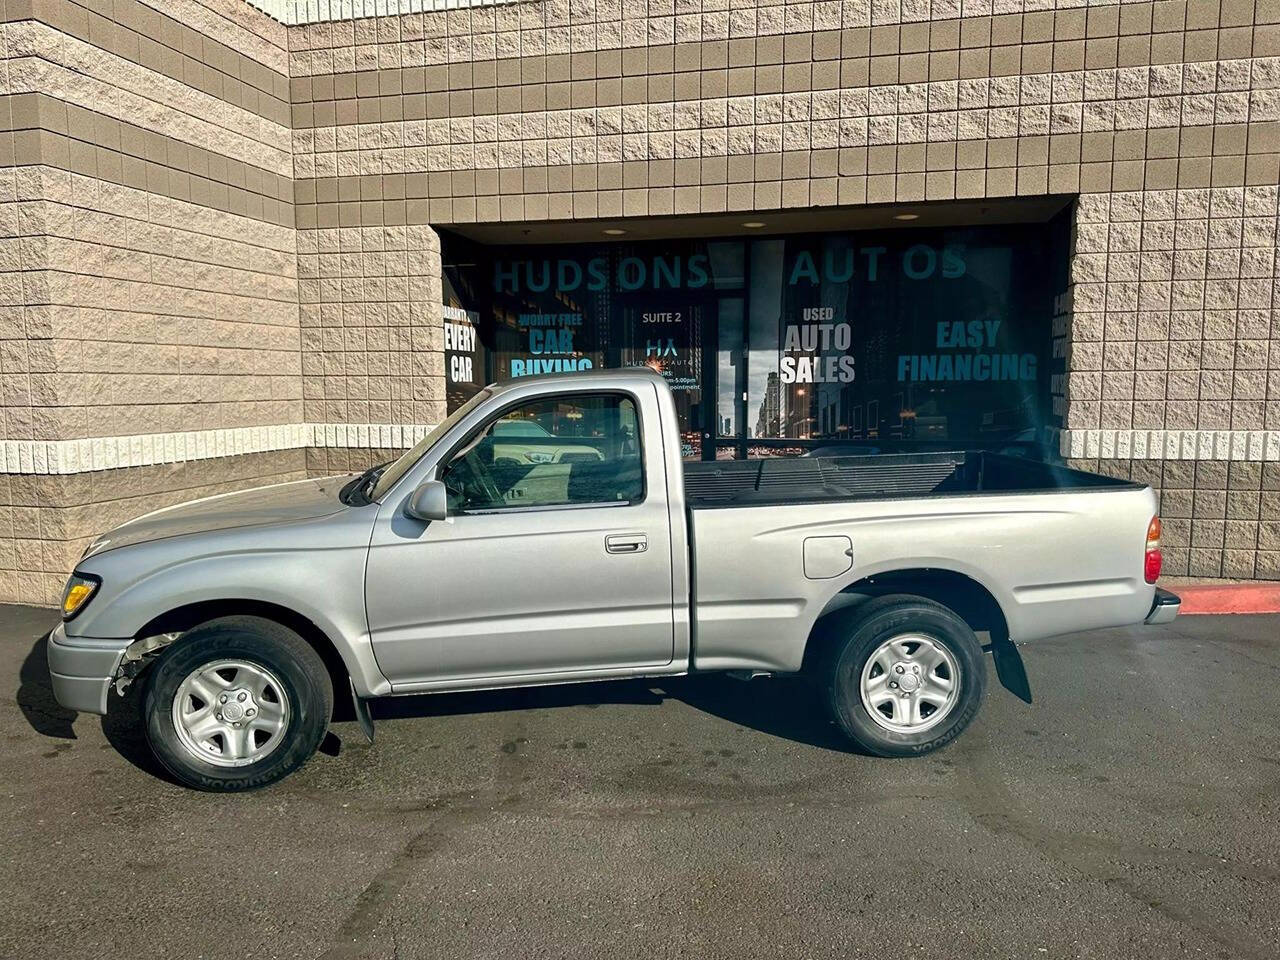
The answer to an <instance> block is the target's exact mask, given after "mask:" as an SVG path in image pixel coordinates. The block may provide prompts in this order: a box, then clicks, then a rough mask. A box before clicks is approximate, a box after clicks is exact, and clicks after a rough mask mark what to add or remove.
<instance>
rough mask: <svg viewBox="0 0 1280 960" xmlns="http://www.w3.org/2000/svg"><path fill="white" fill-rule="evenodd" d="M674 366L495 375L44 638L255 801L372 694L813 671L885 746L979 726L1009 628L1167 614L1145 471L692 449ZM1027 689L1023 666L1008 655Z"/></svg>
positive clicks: (164, 740) (982, 458) (990, 458)
mask: <svg viewBox="0 0 1280 960" xmlns="http://www.w3.org/2000/svg"><path fill="white" fill-rule="evenodd" d="M680 449H681V447H680V434H679V429H678V425H677V418H676V409H675V404H674V402H673V400H672V396H671V393H670V391H669V390H668V388H667V386H666V384H665V382H664V381H663V380H662V378H661V377H659V376H657V375H655V374H651V373H649V372H647V371H621V372H617V371H615V372H607V373H591V374H585V375H572V376H561V377H549V378H545V379H537V380H522V381H517V382H514V383H509V384H504V385H500V386H490V387H486V388H485V389H483V390H481V391H480V392H479V393H477V394H476V396H475V397H474V398H472V399H471V400H470V401H469V402H468V403H467V404H466V405H465V406H463V407H461V408H460V409H458V410H457V411H456V412H454V413H453V414H452V415H451V416H450V417H449V418H448V419H447V420H445V422H443V423H442V424H440V426H439V427H437V428H436V429H435V430H433V431H432V432H431V433H430V435H428V436H427V437H426V438H424V439H423V440H422V441H421V442H420V443H418V444H417V445H416V446H415V447H414V448H413V449H411V450H409V451H408V452H407V453H406V454H404V456H402V457H401V458H400V459H398V460H396V461H394V462H393V463H390V464H386V465H383V466H381V467H377V468H375V469H373V470H370V471H367V472H366V473H364V474H361V475H360V476H356V477H339V478H333V479H324V480H304V481H298V482H296V483H287V484H281V485H278V486H272V487H265V488H261V489H257V490H249V491H245V492H242V493H232V494H225V495H222V496H216V497H210V498H208V499H205V500H199V501H196V502H193V503H186V504H182V505H179V506H174V507H169V508H167V509H163V510H158V511H156V512H155V513H150V514H147V515H146V516H143V517H139V518H138V519H136V520H133V521H131V522H129V523H126V524H124V525H123V526H121V527H118V528H117V529H115V530H112V531H111V532H109V533H106V534H104V535H103V536H102V537H100V538H99V539H98V540H96V541H95V542H94V543H93V544H91V545H90V547H89V548H88V550H86V551H85V554H84V557H83V558H82V559H81V561H80V563H79V564H78V565H77V567H76V570H75V572H74V574H73V575H72V576H71V579H70V581H69V582H68V584H67V589H66V593H65V596H64V599H63V605H62V606H63V611H62V613H63V622H62V624H61V625H59V626H58V627H57V629H56V630H54V631H53V634H52V635H51V637H50V640H49V645H48V650H49V669H50V673H51V675H52V683H53V689H54V693H55V694H56V696H57V698H58V700H59V702H60V703H62V704H63V705H64V706H67V707H71V708H73V709H76V710H81V711H88V712H91V713H105V712H106V711H107V705H108V697H109V694H110V691H111V690H112V689H113V688H115V689H116V690H122V689H123V688H124V687H125V686H126V685H128V684H129V683H130V682H134V681H136V682H139V683H140V684H142V696H141V700H140V702H141V705H142V710H143V719H144V722H145V726H146V733H147V737H148V740H149V742H150V744H151V747H152V749H153V750H154V751H155V754H156V756H157V757H158V758H159V760H160V761H161V762H162V763H163V764H164V765H165V767H166V768H167V769H168V770H169V771H171V772H172V774H173V775H174V776H175V777H177V778H178V779H179V780H180V781H182V782H183V783H186V784H189V785H190V786H193V787H198V788H202V789H207V790H244V789H250V788H254V787H261V786H263V785H265V784H268V783H271V782H273V781H275V780H278V779H280V778H281V777H284V776H285V775H287V774H288V773H290V772H291V771H293V770H294V769H296V768H297V767H299V766H300V765H301V764H302V763H304V762H305V761H306V760H307V758H308V757H309V756H310V755H311V754H312V753H313V752H314V751H315V749H316V748H317V746H318V745H319V743H320V741H321V739H322V738H323V736H324V734H325V731H326V729H327V727H328V724H329V722H330V719H331V716H332V711H333V705H334V697H335V692H341V693H343V694H344V695H345V694H346V693H347V692H348V691H350V695H351V696H352V698H353V703H354V709H355V715H356V717H357V718H358V719H359V720H360V722H361V725H362V727H363V728H364V730H365V732H366V734H368V735H369V736H370V737H372V735H373V723H372V719H371V716H370V711H369V707H368V701H369V700H370V699H372V698H377V697H386V696H396V695H400V694H415V693H422V692H425V691H447V690H467V689H483V688H497V687H515V686H527V685H534V684H548V683H567V682H571V681H580V680H604V679H612V678H623V677H662V676H672V675H678V674H685V673H690V672H692V671H713V670H717V671H731V672H735V673H738V674H739V675H740V676H744V677H747V678H750V677H752V676H755V675H757V674H777V673H797V672H802V673H804V674H806V675H807V676H809V677H810V678H812V680H813V681H814V683H813V685H812V688H811V689H813V691H814V696H815V697H817V698H819V699H820V700H821V702H822V703H823V704H824V705H825V707H826V709H827V710H829V712H830V715H831V717H832V719H833V721H834V722H835V724H836V725H837V726H838V727H839V729H840V730H841V731H843V733H844V734H846V735H847V736H848V738H849V739H850V740H851V741H852V742H853V743H854V744H856V745H857V746H859V747H860V748H862V749H863V750H865V751H867V752H870V753H872V754H876V755H880V756H910V755H917V754H923V753H927V752H929V751H931V750H935V749H937V748H938V747H941V746H942V745H943V744H946V743H947V742H949V741H950V740H952V739H954V738H955V737H956V736H958V735H959V734H960V732H961V731H963V730H964V729H965V727H966V726H968V724H969V723H970V722H971V721H972V720H973V718H974V716H975V715H976V713H977V711H978V707H979V705H980V702H981V699H982V695H983V691H984V689H985V686H986V678H987V667H986V663H985V661H984V656H983V645H982V644H981V643H980V642H979V640H978V638H977V633H983V634H985V635H986V642H987V646H989V648H990V649H991V650H992V651H993V653H994V654H995V660H996V666H997V670H998V672H1000V674H1001V678H1002V679H1004V675H1005V670H1006V668H1007V669H1008V672H1009V674H1010V675H1011V676H1013V677H1015V678H1016V677H1017V676H1018V672H1019V671H1020V668H1021V662H1020V660H1018V658H1017V654H1016V652H1015V650H1014V646H1013V644H1014V642H1015V641H1016V642H1019V643H1020V642H1022V641H1027V640H1035V639H1037V638H1040V637H1047V636H1051V635H1054V634H1059V633H1064V632H1067V631H1076V630H1087V629H1091V628H1095V627H1110V626H1117V625H1122V624H1134V623H1140V622H1144V621H1145V622H1147V623H1163V622H1167V621H1168V620H1171V619H1172V618H1173V617H1174V616H1175V615H1176V614H1177V611H1178V598H1177V597H1175V596H1174V595H1173V594H1170V593H1167V592H1165V591H1163V590H1158V589H1157V588H1156V587H1155V585H1154V584H1155V581H1156V578H1157V576H1158V575H1159V568H1160V543H1159V535H1160V522H1159V520H1158V518H1156V515H1155V514H1156V498H1155V494H1154V493H1153V492H1152V491H1151V489H1150V488H1148V487H1145V486H1142V485H1140V484H1136V483H1129V482H1126V481H1122V480H1115V479H1111V478H1107V477H1102V476H1096V475H1093V474H1089V473H1082V472H1079V471H1074V470H1070V469H1066V468H1064V467H1061V466H1055V465H1051V464H1046V463H1038V462H1033V461H1029V460H1022V459H1016V458H1008V457H1002V456H998V455H992V454H987V453H975V452H956V453H930V454H903V455H876V456H850V457H830V458H795V459H777V460H738V461H715V462H703V463H682V462H681V459H680ZM1021 680H1022V683H1024V684H1025V673H1023V674H1022V675H1021Z"/></svg>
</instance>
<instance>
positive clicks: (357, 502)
mask: <svg viewBox="0 0 1280 960" xmlns="http://www.w3.org/2000/svg"><path fill="white" fill-rule="evenodd" d="M393 463H395V461H394V460H387V461H386V462H385V463H379V464H375V465H374V466H372V467H370V468H369V469H368V470H366V471H365V472H364V473H362V474H360V475H359V476H358V477H356V478H355V479H354V480H351V481H350V482H349V483H348V484H347V485H346V486H345V487H343V488H342V494H341V499H342V502H343V503H345V504H346V505H347V506H349V507H363V506H364V505H365V504H367V503H372V502H373V501H372V500H371V499H370V498H369V494H370V493H372V492H373V488H374V486H375V485H376V484H377V482H378V478H379V477H381V476H382V471H383V470H385V469H387V467H389V466H391V464H393Z"/></svg>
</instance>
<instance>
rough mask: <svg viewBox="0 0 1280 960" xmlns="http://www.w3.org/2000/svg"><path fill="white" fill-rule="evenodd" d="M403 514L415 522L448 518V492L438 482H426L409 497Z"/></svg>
mask: <svg viewBox="0 0 1280 960" xmlns="http://www.w3.org/2000/svg"><path fill="white" fill-rule="evenodd" d="M404 512H405V514H406V515H408V516H410V517H413V519H415V520H422V521H425V522H430V521H432V520H443V519H445V518H446V517H448V516H449V493H448V490H447V489H446V487H445V485H444V484H443V483H442V482H441V481H439V480H426V481H424V482H423V483H422V485H421V486H419V487H418V489H416V490H414V491H413V493H411V494H410V495H409V502H408V503H406V504H405V506H404Z"/></svg>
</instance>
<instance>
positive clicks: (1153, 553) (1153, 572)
mask: <svg viewBox="0 0 1280 960" xmlns="http://www.w3.org/2000/svg"><path fill="white" fill-rule="evenodd" d="M1163 560H1164V558H1163V557H1161V556H1160V518H1159V517H1152V518H1151V522H1150V523H1149V524H1147V552H1146V555H1145V556H1144V557H1143V561H1142V575H1143V576H1144V577H1145V578H1146V580H1147V583H1155V582H1156V581H1157V580H1158V579H1160V564H1161V563H1162V562H1163Z"/></svg>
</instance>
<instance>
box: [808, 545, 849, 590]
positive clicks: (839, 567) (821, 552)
mask: <svg viewBox="0 0 1280 960" xmlns="http://www.w3.org/2000/svg"><path fill="white" fill-rule="evenodd" d="M852 568H853V541H852V540H850V539H849V538H848V537H805V540H804V575H805V576H806V577H808V578H809V579H810V580H830V579H831V578H832V577H838V576H840V574H842V573H847V572H848V571H849V570H851V569H852Z"/></svg>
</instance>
